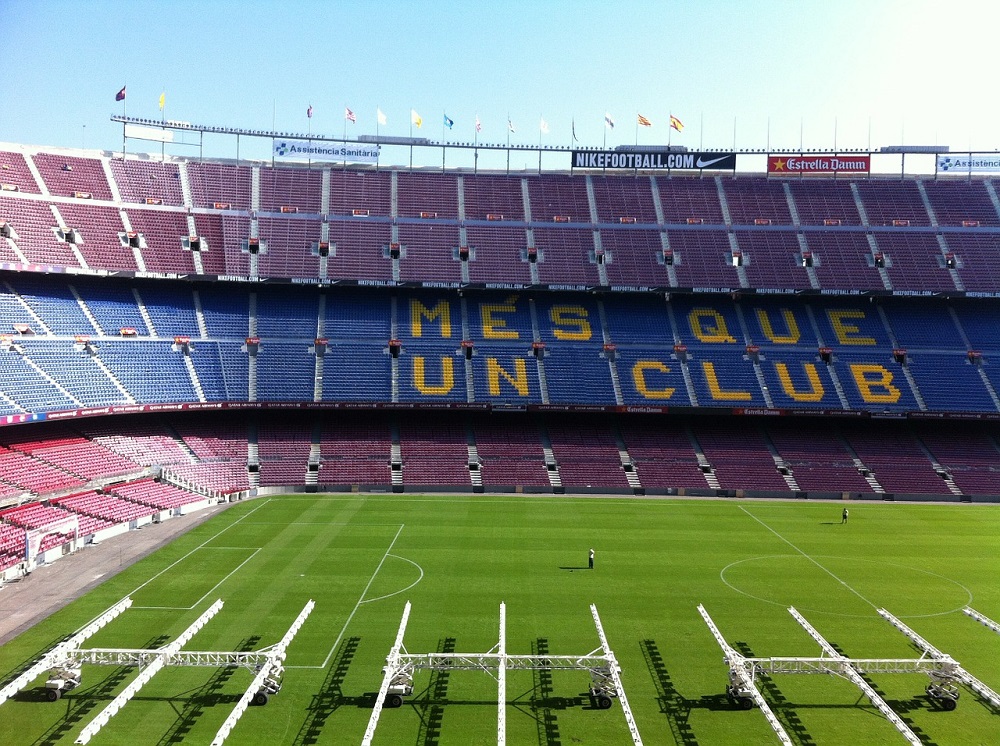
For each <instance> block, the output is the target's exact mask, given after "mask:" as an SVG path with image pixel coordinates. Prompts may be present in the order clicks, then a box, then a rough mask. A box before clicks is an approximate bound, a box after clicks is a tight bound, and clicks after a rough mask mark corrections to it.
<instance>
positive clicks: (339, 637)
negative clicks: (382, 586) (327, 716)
mask: <svg viewBox="0 0 1000 746" xmlns="http://www.w3.org/2000/svg"><path fill="white" fill-rule="evenodd" d="M404 528H406V524H405V523H401V524H399V530H398V531H396V535H395V536H393V537H392V541H391V542H389V548H388V549H386V550H385V554H383V555H382V559H381V560H379V563H378V567H376V568H375V572H373V573H372V576H371V577H370V578H368V585H366V586H365V589H364V590H363V591H361V596H360V597H359V598H358V602H357V603H356V604H354V608H353V609H352V610H351V613H350V615H349V616H348V617H347V621H346V622H344V626H343V627H342V628H341V630H340V634H339V635H337V639H336V640H334V642H333V645H332V646H330V652H329V653H327V654H326V658H325V659H324V660H323V663H322V664H321V665H319V666H285V668H319V669H323V668H326V667H327V665H328V664H329V663H330V659H331V658H332V657H333V653H334V651H336V650H337V648H338V647H339V646H340V641H341V640H342V639H343V638H344V633H345V632H346V631H347V627H348V626H349V625H350V623H351V620H352V619H354V615H355V614H356V613H357V612H358V609H360V608H361V604H363V603H364V602H365V594H366V593H368V589H369V588H371V587H372V583H374V582H375V578H376V576H378V573H379V570H381V569H382V565H384V564H385V560H386V558H387V557H389V556H391V555H390V554H389V553H390V552H391V551H392V547H393V545H394V544H395V543H396V539H398V538H399V535H400V534H401V533H403V529H404Z"/></svg>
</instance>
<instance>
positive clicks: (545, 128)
mask: <svg viewBox="0 0 1000 746" xmlns="http://www.w3.org/2000/svg"><path fill="white" fill-rule="evenodd" d="M538 130H539V131H540V132H541V133H542V134H543V135H547V134H549V123H548V122H546V121H545V119H544V118H543V119H542V120H541V121H540V122H539V123H538Z"/></svg>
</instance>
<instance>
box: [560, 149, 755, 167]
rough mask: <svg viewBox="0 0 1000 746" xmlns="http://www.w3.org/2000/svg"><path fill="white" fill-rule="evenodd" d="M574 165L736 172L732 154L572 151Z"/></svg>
mask: <svg viewBox="0 0 1000 746" xmlns="http://www.w3.org/2000/svg"><path fill="white" fill-rule="evenodd" d="M572 164H573V165H572V167H573V168H602V169H604V168H623V169H641V170H648V169H657V170H673V169H675V170H686V171H701V170H703V169H711V170H713V171H735V170H736V154H735V153H670V152H665V151H659V150H626V151H620V150H574V151H573V161H572Z"/></svg>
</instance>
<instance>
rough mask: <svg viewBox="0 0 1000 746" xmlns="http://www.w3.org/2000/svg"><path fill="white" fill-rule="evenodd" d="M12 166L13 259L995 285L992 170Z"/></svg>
mask: <svg viewBox="0 0 1000 746" xmlns="http://www.w3.org/2000/svg"><path fill="white" fill-rule="evenodd" d="M8 147H9V146H8ZM0 165H2V167H3V169H4V171H3V176H2V178H3V181H4V186H5V190H4V193H3V196H2V197H0V225H2V226H3V227H2V233H3V235H2V238H3V241H2V242H0V261H2V263H3V264H2V265H0V266H5V267H9V268H18V269H27V270H31V269H35V270H60V271H66V270H71V271H74V272H84V273H87V272H92V273H105V272H115V273H131V274H138V275H140V276H143V275H147V274H153V275H157V274H164V273H166V274H181V275H185V276H192V277H197V276H203V277H211V278H215V277H218V276H226V277H243V278H246V279H284V280H290V279H294V280H296V281H299V282H303V281H305V282H310V283H316V284H319V283H332V282H339V283H345V282H347V283H362V284H370V283H377V282H381V283H388V284H404V285H405V284H417V285H420V284H427V283H431V284H435V285H440V284H441V283H449V284H451V285H452V286H455V287H457V286H459V285H469V284H479V285H488V284H495V283H515V284H518V285H525V286H561V285H569V286H573V287H580V288H595V289H600V288H606V289H608V290H616V289H638V288H663V289H675V290H680V289H707V288H714V289H726V290H734V291H737V290H742V291H747V290H754V291H764V290H767V291H779V290H780V291H788V290H792V289H799V290H806V291H819V292H822V291H839V290H859V289H860V290H865V291H878V292H888V293H892V292H895V293H914V292H936V293H948V294H962V293H965V292H974V293H998V292H1000V279H998V277H996V276H995V274H996V273H995V272H994V269H993V265H994V264H995V250H996V247H997V245H998V239H1000V232H998V231H1000V212H998V205H1000V202H998V200H997V194H996V188H995V185H994V182H993V181H991V180H989V179H975V180H973V179H964V178H960V177H954V176H949V177H948V178H940V179H937V178H934V179H931V178H923V179H918V178H908V179H900V178H873V177H870V176H867V175H866V176H864V177H863V178H862V177H857V178H854V179H845V178H840V179H831V178H827V179H822V178H811V179H802V178H787V177H785V178H778V177H770V178H764V177H758V176H740V175H737V176H707V177H691V176H680V175H679V176H673V177H664V176H643V175H638V174H635V175H631V174H629V175H623V176H610V175H596V174H588V173H585V172H581V173H580V174H562V173H540V174H532V175H524V176H512V175H510V174H495V175H493V174H483V173H477V174H469V173H463V172H460V171H456V172H454V173H452V172H427V171H411V170H405V169H394V168H389V169H388V170H380V171H364V170H361V171H354V170H345V169H338V168H333V167H331V166H330V165H316V166H313V167H308V168H305V167H302V166H289V165H279V166H274V165H264V164H232V163H225V164H223V163H211V162H203V161H185V160H180V159H172V160H167V161H162V162H161V161H152V160H149V159H148V158H139V157H131V156H130V157H127V158H122V157H121V155H119V154H107V153H105V154H102V155H95V154H93V153H88V152H84V151H71V150H65V151H58V152H47V151H45V150H38V149H29V148H20V149H17V150H16V151H14V150H2V151H0ZM859 278H864V279H862V280H861V281H860V282H859Z"/></svg>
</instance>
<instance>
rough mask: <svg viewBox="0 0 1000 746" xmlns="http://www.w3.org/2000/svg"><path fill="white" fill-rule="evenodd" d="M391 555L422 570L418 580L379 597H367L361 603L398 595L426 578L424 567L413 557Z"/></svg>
mask: <svg viewBox="0 0 1000 746" xmlns="http://www.w3.org/2000/svg"><path fill="white" fill-rule="evenodd" d="M389 556H390V557H393V558H395V559H398V560H403V562H409V563H410V564H411V565H413V566H414V567H415V568H417V569H418V570H419V571H420V577H419V578H417V579H416V580H414V581H413V582H412V583H410V584H409V585H408V586H406V587H405V588H400V589H399V590H398V591H393V592H392V593H387V594H386V595H384V596H379V597H378V598H366V599H365V600H364V601H362V602H361V603H363V604H370V603H373V602H375V601H385V599H387V598H392V597H393V596H398V595H399V594H400V593H406V592H407V591H408V590H410V588H412V587H413V586H415V585H416V584H417V583H419V582H420V581H421V580H423V579H424V568H422V567H421V566H420V565H418V564H417V563H416V562H414V561H413V560H411V559H409V558H407V557H400V556H399V555H398V554H390V555H389Z"/></svg>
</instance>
